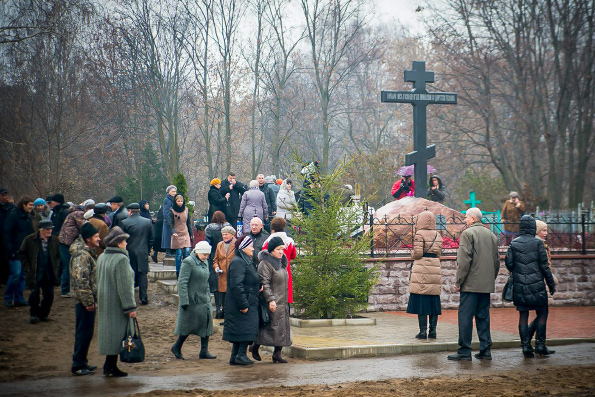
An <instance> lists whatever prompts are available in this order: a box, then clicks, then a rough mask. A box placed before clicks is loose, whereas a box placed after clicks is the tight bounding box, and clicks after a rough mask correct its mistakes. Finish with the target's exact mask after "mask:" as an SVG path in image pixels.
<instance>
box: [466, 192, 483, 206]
mask: <svg viewBox="0 0 595 397" xmlns="http://www.w3.org/2000/svg"><path fill="white" fill-rule="evenodd" d="M463 203H464V204H469V205H470V206H471V208H473V207H477V204H481V200H477V199H476V198H475V191H471V192H469V200H465V201H463Z"/></svg>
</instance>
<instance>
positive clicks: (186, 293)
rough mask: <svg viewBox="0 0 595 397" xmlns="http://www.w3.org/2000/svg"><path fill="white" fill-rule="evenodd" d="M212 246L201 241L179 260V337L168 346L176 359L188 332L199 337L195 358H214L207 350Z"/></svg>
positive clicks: (211, 332)
mask: <svg viewBox="0 0 595 397" xmlns="http://www.w3.org/2000/svg"><path fill="white" fill-rule="evenodd" d="M210 254H211V246H210V245H209V243H207V242H206V241H201V242H199V243H198V244H196V247H194V254H193V255H190V256H189V257H187V258H186V259H184V261H183V262H182V267H181V269H180V277H179V278H178V295H179V296H180V298H179V302H180V303H179V308H178V319H177V321H176V330H175V331H174V334H176V335H178V340H177V341H176V343H174V344H173V346H172V347H171V351H172V353H173V354H174V356H176V358H177V359H180V360H183V359H184V356H182V345H183V344H184V342H185V341H186V339H187V338H188V335H190V334H192V335H198V336H200V353H199V355H198V358H207V359H212V358H217V357H216V356H213V355H212V354H211V353H209V336H211V335H213V307H212V306H211V293H210V291H209V261H208V258H209V255H210Z"/></svg>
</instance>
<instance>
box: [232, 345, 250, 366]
mask: <svg viewBox="0 0 595 397" xmlns="http://www.w3.org/2000/svg"><path fill="white" fill-rule="evenodd" d="M247 350H248V343H245V342H242V343H240V348H239V350H238V355H237V356H236V359H235V363H236V364H240V365H250V364H254V361H252V360H250V359H249V358H248V356H247V355H246V351H247Z"/></svg>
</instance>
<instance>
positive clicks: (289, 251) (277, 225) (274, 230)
mask: <svg viewBox="0 0 595 397" xmlns="http://www.w3.org/2000/svg"><path fill="white" fill-rule="evenodd" d="M286 225H287V222H285V219H283V218H273V220H272V221H271V235H270V236H269V238H267V239H266V241H265V242H264V244H263V245H262V250H263V251H264V250H266V249H267V247H268V244H269V241H271V239H272V238H273V237H280V238H281V239H282V240H283V244H284V245H285V249H284V250H283V253H284V254H285V256H286V257H287V273H288V274H289V281H288V283H287V284H288V285H287V303H293V282H292V281H291V266H290V264H291V261H292V260H293V259H295V257H296V256H297V251H296V249H295V242H294V241H293V239H292V238H291V237H289V236H288V235H287V233H285V231H284V230H285V226H286Z"/></svg>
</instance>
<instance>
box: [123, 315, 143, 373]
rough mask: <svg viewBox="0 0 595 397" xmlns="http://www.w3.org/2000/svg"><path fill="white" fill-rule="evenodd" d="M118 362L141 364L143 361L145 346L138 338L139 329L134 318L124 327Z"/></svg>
mask: <svg viewBox="0 0 595 397" xmlns="http://www.w3.org/2000/svg"><path fill="white" fill-rule="evenodd" d="M120 361H121V362H123V363H142V362H143V361H145V345H144V344H143V341H142V340H141V337H140V328H139V326H138V321H137V320H136V318H131V319H130V320H129V321H128V326H127V327H126V333H125V334H124V339H122V348H121V349H120Z"/></svg>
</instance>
